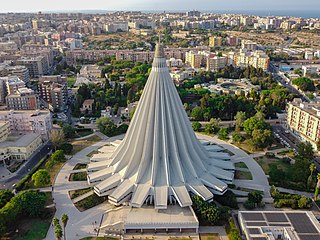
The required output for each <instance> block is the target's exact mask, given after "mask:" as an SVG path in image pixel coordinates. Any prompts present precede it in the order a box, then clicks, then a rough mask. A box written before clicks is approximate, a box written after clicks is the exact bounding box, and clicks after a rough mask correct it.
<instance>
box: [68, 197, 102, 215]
mask: <svg viewBox="0 0 320 240" xmlns="http://www.w3.org/2000/svg"><path fill="white" fill-rule="evenodd" d="M106 200H107V198H106V197H98V195H96V194H93V195H91V196H89V197H87V198H85V199H83V200H81V201H79V202H77V203H75V204H74V205H75V206H76V208H77V209H78V210H79V211H80V212H83V211H85V210H87V209H90V208H93V207H95V206H97V205H99V204H101V203H103V202H104V201H106Z"/></svg>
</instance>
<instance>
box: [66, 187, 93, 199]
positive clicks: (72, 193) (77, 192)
mask: <svg viewBox="0 0 320 240" xmlns="http://www.w3.org/2000/svg"><path fill="white" fill-rule="evenodd" d="M91 190H92V188H91V187H90V188H85V189H79V190H72V191H69V196H70V198H71V199H74V198H77V197H79V196H81V195H83V194H85V193H87V192H90V191H91Z"/></svg>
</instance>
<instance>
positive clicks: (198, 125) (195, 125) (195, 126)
mask: <svg viewBox="0 0 320 240" xmlns="http://www.w3.org/2000/svg"><path fill="white" fill-rule="evenodd" d="M192 129H193V131H195V132H199V131H200V129H201V123H199V122H193V123H192Z"/></svg>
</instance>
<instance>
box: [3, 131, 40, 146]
mask: <svg viewBox="0 0 320 240" xmlns="http://www.w3.org/2000/svg"><path fill="white" fill-rule="evenodd" d="M39 136H40V135H39V134H36V133H29V134H25V135H10V136H9V137H8V138H7V140H6V141H4V142H1V143H0V148H1V147H27V146H29V145H30V144H31V143H32V142H33V141H34V140H35V139H36V138H38V137H39Z"/></svg>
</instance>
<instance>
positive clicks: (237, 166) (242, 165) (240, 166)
mask: <svg viewBox="0 0 320 240" xmlns="http://www.w3.org/2000/svg"><path fill="white" fill-rule="evenodd" d="M234 165H235V167H236V168H248V166H247V165H246V164H245V163H244V162H237V163H235V164H234Z"/></svg>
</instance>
